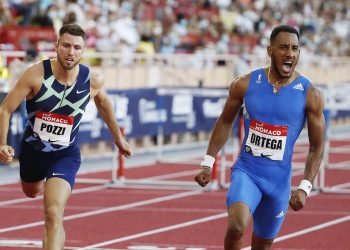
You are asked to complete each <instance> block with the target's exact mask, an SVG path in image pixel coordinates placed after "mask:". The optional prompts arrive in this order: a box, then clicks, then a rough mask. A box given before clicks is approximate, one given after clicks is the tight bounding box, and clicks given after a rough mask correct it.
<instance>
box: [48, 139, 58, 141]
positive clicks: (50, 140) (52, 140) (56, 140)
mask: <svg viewBox="0 0 350 250" xmlns="http://www.w3.org/2000/svg"><path fill="white" fill-rule="evenodd" d="M58 141H59V140H51V139H49V142H58Z"/></svg>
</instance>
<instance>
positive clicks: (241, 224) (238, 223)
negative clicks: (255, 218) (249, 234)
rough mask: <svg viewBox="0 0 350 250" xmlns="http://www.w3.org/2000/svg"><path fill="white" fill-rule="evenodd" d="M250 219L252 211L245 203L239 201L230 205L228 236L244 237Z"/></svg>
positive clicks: (237, 238) (233, 237) (236, 238)
mask: <svg viewBox="0 0 350 250" xmlns="http://www.w3.org/2000/svg"><path fill="white" fill-rule="evenodd" d="M249 220H250V212H249V208H248V207H247V206H246V205H245V204H240V203H237V204H236V205H234V206H232V207H230V208H229V211H228V223H227V233H226V234H227V236H230V237H231V238H232V239H234V240H239V239H240V238H242V236H243V234H244V231H245V229H246V227H247V226H248V224H249Z"/></svg>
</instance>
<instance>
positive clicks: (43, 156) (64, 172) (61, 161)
mask: <svg viewBox="0 0 350 250" xmlns="http://www.w3.org/2000/svg"><path fill="white" fill-rule="evenodd" d="M19 164H20V176H21V179H22V180H23V181H24V182H37V181H41V180H44V179H49V178H53V177H56V178H61V179H64V180H66V181H67V182H68V183H69V184H70V186H71V188H72V189H73V186H74V183H75V177H76V174H77V172H78V170H79V168H80V164H81V157H80V149H79V147H78V146H77V145H72V146H70V147H68V148H65V149H62V150H58V151H52V152H41V151H38V150H36V149H34V148H33V147H32V146H31V145H30V144H29V143H28V142H25V141H24V140H22V142H21V148H20V154H19Z"/></svg>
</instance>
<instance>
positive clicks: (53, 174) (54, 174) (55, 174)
mask: <svg viewBox="0 0 350 250" xmlns="http://www.w3.org/2000/svg"><path fill="white" fill-rule="evenodd" d="M57 175H65V174H61V173H52V176H57Z"/></svg>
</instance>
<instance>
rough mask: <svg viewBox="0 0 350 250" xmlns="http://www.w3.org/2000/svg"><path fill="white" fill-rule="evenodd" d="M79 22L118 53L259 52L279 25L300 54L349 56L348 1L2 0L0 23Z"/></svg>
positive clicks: (103, 47) (92, 39) (94, 44)
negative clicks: (295, 34) (293, 37)
mask: <svg viewBox="0 0 350 250" xmlns="http://www.w3.org/2000/svg"><path fill="white" fill-rule="evenodd" d="M64 23H77V24H79V25H81V26H82V27H83V28H84V29H85V30H86V32H87V34H88V39H87V46H88V47H89V48H93V49H95V50H96V51H104V52H110V51H113V52H122V53H134V52H140V53H148V54H153V53H196V52H197V51H205V52H207V53H215V54H241V53H250V54H256V53H259V54H262V53H263V54H265V53H266V46H267V45H268V35H269V34H270V32H271V30H272V28H273V27H274V26H275V25H277V24H282V23H284V24H289V25H292V26H294V27H297V28H298V29H299V31H300V33H301V34H302V38H301V44H302V48H303V53H306V54H308V53H310V54H313V55H324V56H350V1H349V0H289V1H280V0H233V1H230V0H56V1H52V0H0V27H1V26H6V25H17V26H45V27H52V28H53V29H54V30H56V31H57V30H58V29H59V28H60V27H61V25H62V24H64Z"/></svg>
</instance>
